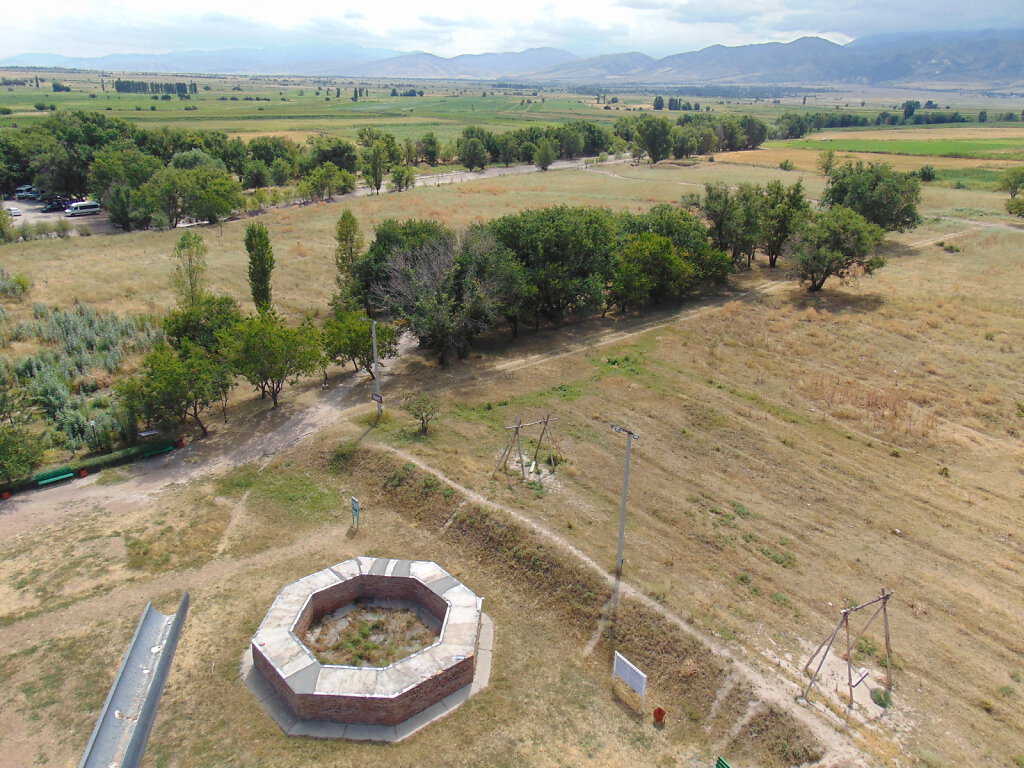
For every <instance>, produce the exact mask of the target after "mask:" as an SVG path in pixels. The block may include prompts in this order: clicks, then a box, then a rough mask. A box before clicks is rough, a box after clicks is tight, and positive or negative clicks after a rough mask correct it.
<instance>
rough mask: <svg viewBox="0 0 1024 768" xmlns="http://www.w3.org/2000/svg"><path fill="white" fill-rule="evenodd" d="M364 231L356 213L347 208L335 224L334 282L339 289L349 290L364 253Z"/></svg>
mask: <svg viewBox="0 0 1024 768" xmlns="http://www.w3.org/2000/svg"><path fill="white" fill-rule="evenodd" d="M363 245H364V241H363V233H362V231H361V230H360V229H359V222H358V221H357V220H356V217H355V214H353V213H352V211H350V210H348V209H346V210H344V211H342V213H341V216H339V217H338V221H337V223H336V224H335V225H334V282H335V284H336V285H337V286H338V290H339V291H347V290H348V287H349V283H350V282H351V281H352V278H353V273H354V270H355V265H356V262H357V261H358V260H359V259H360V258H361V257H362V255H363Z"/></svg>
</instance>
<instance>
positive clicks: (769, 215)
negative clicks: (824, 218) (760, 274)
mask: <svg viewBox="0 0 1024 768" xmlns="http://www.w3.org/2000/svg"><path fill="white" fill-rule="evenodd" d="M763 194H764V199H763V201H762V205H761V209H760V214H761V216H760V218H761V221H760V231H759V237H758V245H759V246H760V248H761V250H762V251H764V253H765V255H766V256H767V257H768V266H769V267H771V268H773V269H774V268H775V266H776V265H777V264H778V261H779V256H781V255H782V254H783V252H784V251H785V250H786V247H787V246H788V245H789V243H790V242H791V241H792V240H793V238H794V237H795V236H796V234H797V232H798V231H799V228H800V224H801V222H802V221H803V219H804V217H806V216H807V215H808V214H809V213H810V210H811V207H810V203H808V201H807V198H806V197H805V196H804V186H803V182H801V181H797V182H796V183H795V184H793V185H791V186H789V187H784V186H783V185H782V182H781V181H778V180H777V179H776V180H772V181H769V182H768V184H767V185H766V186H765V188H764V192H763Z"/></svg>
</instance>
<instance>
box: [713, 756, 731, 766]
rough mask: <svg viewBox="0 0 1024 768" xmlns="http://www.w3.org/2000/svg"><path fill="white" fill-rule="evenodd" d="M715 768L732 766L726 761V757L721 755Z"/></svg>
mask: <svg viewBox="0 0 1024 768" xmlns="http://www.w3.org/2000/svg"><path fill="white" fill-rule="evenodd" d="M715 768H732V766H731V765H729V764H728V763H727V762H726V761H725V758H724V757H720V758H718V762H716V763H715Z"/></svg>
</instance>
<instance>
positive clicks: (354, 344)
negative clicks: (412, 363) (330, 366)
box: [323, 312, 398, 378]
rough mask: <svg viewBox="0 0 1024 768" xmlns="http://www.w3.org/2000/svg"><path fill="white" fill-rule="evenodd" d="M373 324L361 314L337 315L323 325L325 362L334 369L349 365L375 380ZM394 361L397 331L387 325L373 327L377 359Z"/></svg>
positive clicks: (396, 350)
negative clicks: (338, 366)
mask: <svg viewBox="0 0 1024 768" xmlns="http://www.w3.org/2000/svg"><path fill="white" fill-rule="evenodd" d="M372 330H373V324H372V323H371V321H370V319H369V318H368V317H367V316H366V313H365V312H341V313H338V314H335V315H334V316H333V317H329V318H328V319H327V321H326V322H325V323H324V330H323V344H324V352H325V354H326V356H327V359H328V360H330V361H331V362H333V363H335V364H337V365H343V364H344V363H347V362H350V363H352V365H353V366H355V369H356V370H357V371H359V370H363V371H366V372H367V373H368V374H370V377H371V378H376V376H375V374H374V371H373V335H372ZM394 357H398V331H397V329H396V328H395V327H394V326H393V325H391V324H390V323H385V322H378V323H377V359H378V360H380V361H381V363H380V364H381V365H383V364H384V362H383V361H384V360H389V359H391V358H394Z"/></svg>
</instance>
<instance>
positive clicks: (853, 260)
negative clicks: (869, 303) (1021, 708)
mask: <svg viewBox="0 0 1024 768" xmlns="http://www.w3.org/2000/svg"><path fill="white" fill-rule="evenodd" d="M882 237H883V231H882V229H881V227H879V226H877V225H876V224H872V223H871V222H869V221H868V220H867V219H865V218H864V217H863V216H861V215H860V214H859V213H857V212H856V211H854V210H852V209H851V208H847V207H845V206H842V205H834V206H832V207H831V208H829V209H827V210H824V211H820V212H816V213H814V214H812V215H811V216H810V217H809V218H808V219H807V220H806V222H805V224H804V226H803V228H802V229H801V231H800V234H799V236H798V237H797V238H796V241H795V243H794V246H793V250H792V254H791V258H792V262H793V276H794V277H795V278H796V279H797V280H799V281H800V282H801V283H803V282H806V283H808V290H809V291H812V292H813V291H820V290H821V288H822V286H823V285H824V284H825V281H826V280H828V278H830V277H833V276H834V277H837V278H839V279H840V280H842V281H846V280H849V279H850V278H852V277H854V276H856V275H857V274H860V273H861V272H863V273H864V274H871V273H872V272H874V271H875V270H876V269H879V268H880V267H883V266H885V259H883V258H882V257H881V256H875V255H872V251H873V250H874V249H875V248H876V247H877V246H878V244H879V243H881V242H882Z"/></svg>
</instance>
